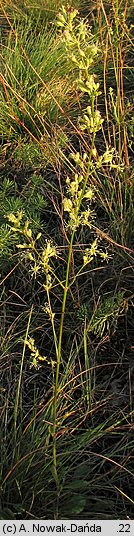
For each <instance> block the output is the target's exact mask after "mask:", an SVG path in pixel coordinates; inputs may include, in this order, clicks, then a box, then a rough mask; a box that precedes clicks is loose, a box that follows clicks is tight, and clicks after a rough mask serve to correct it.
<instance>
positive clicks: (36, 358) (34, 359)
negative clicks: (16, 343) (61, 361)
mask: <svg viewBox="0 0 134 536" xmlns="http://www.w3.org/2000/svg"><path fill="white" fill-rule="evenodd" d="M25 344H26V345H27V346H28V348H29V350H30V352H31V363H30V367H35V368H39V362H40V361H46V363H47V364H48V365H50V363H51V361H49V360H48V358H47V357H46V356H41V355H40V353H39V350H38V348H37V347H36V346H35V341H34V339H33V337H29V338H28V339H27V340H26V341H25Z"/></svg>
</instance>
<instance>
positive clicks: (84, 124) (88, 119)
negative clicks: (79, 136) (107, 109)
mask: <svg viewBox="0 0 134 536" xmlns="http://www.w3.org/2000/svg"><path fill="white" fill-rule="evenodd" d="M86 112H87V113H86V114H84V115H83V117H80V120H79V121H80V127H81V130H83V131H84V130H88V131H89V132H90V134H92V133H95V132H98V130H100V128H101V125H102V123H103V119H101V114H100V112H99V110H94V112H93V113H92V110H91V106H87V108H86Z"/></svg>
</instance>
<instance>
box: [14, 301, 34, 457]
mask: <svg viewBox="0 0 134 536" xmlns="http://www.w3.org/2000/svg"><path fill="white" fill-rule="evenodd" d="M32 312H33V305H32V306H31V309H30V313H29V317H28V323H27V329H26V337H25V340H24V345H23V352H22V359H21V365H20V374H19V380H18V385H17V391H16V397H15V404H14V439H15V449H16V437H17V415H18V405H19V398H20V388H21V380H22V371H23V364H24V357H25V351H26V342H27V338H28V333H29V328H30V322H31V317H32ZM15 449H14V454H13V458H14V455H15Z"/></svg>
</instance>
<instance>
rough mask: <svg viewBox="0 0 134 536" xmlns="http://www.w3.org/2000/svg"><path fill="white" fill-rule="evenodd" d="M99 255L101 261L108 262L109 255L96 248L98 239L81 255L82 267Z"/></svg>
mask: <svg viewBox="0 0 134 536" xmlns="http://www.w3.org/2000/svg"><path fill="white" fill-rule="evenodd" d="M97 255H99V256H100V257H101V258H102V259H103V260H105V261H108V259H109V255H108V251H105V252H104V251H101V250H100V249H99V248H98V238H96V239H95V240H94V242H93V243H92V245H91V247H90V248H86V249H85V251H84V255H83V265H84V266H86V264H89V263H90V262H91V261H92V260H93V258H94V257H96V256H97Z"/></svg>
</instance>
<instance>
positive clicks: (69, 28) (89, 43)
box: [57, 6, 100, 96]
mask: <svg viewBox="0 0 134 536" xmlns="http://www.w3.org/2000/svg"><path fill="white" fill-rule="evenodd" d="M77 13H78V11H77V10H76V9H74V10H73V9H71V10H68V9H66V8H65V7H64V6H62V8H61V10H60V13H59V15H58V19H57V26H58V27H59V28H60V31H62V34H63V38H64V41H65V44H66V49H67V53H68V56H69V57H70V59H71V61H72V63H73V64H74V66H76V68H77V71H78V77H77V79H76V84H77V89H78V90H80V91H82V92H84V93H85V92H86V93H88V95H89V96H91V95H95V96H97V95H99V94H100V91H99V84H98V83H96V82H95V75H94V74H91V73H90V67H91V65H92V63H93V61H94V58H95V56H96V54H97V53H98V45H97V44H95V43H94V42H93V36H92V33H91V30H90V27H89V26H88V24H87V23H86V22H85V21H84V20H81V21H80V22H79V23H77V24H75V23H74V19H75V18H76V15H77Z"/></svg>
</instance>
